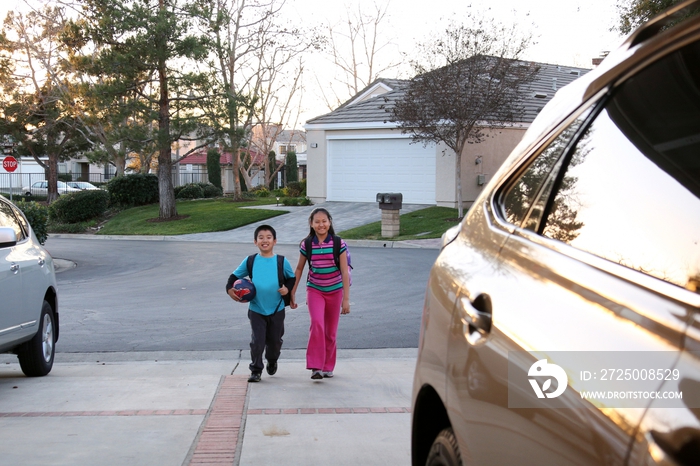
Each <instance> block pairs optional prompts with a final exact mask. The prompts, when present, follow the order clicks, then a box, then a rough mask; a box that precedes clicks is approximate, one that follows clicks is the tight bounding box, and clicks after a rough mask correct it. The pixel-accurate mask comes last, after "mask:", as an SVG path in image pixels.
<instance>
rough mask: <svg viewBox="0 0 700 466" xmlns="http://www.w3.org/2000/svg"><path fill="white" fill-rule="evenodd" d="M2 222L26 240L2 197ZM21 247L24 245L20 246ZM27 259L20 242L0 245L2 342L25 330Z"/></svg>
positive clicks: (0, 329) (8, 340)
mask: <svg viewBox="0 0 700 466" xmlns="http://www.w3.org/2000/svg"><path fill="white" fill-rule="evenodd" d="M0 226H2V227H9V228H12V229H13V230H14V232H15V235H16V238H17V243H18V244H19V243H21V242H22V241H24V240H26V236H25V232H24V229H23V228H22V226H21V224H20V222H19V220H18V219H17V217H16V215H15V213H14V211H13V209H12V207H11V206H10V204H9V203H8V202H5V201H1V200H0ZM20 248H21V246H20ZM23 265H25V260H24V257H23V254H22V252H21V251H18V247H17V244H13V245H0V296H2V304H1V305H0V306H1V307H0V346H1V345H3V344H7V343H8V342H11V341H14V340H15V339H16V338H18V336H19V335H21V333H22V329H21V325H22V324H23V323H24V322H26V316H25V315H24V293H23V288H22V266H23Z"/></svg>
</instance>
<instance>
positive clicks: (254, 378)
mask: <svg viewBox="0 0 700 466" xmlns="http://www.w3.org/2000/svg"><path fill="white" fill-rule="evenodd" d="M248 382H260V372H251V373H250V377H248Z"/></svg>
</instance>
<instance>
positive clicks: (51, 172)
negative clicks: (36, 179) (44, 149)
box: [46, 154, 58, 204]
mask: <svg viewBox="0 0 700 466" xmlns="http://www.w3.org/2000/svg"><path fill="white" fill-rule="evenodd" d="M46 181H48V187H47V190H46V202H48V203H49V204H51V203H52V202H53V201H55V200H56V199H58V157H57V156H56V155H52V154H49V169H48V176H47V179H46Z"/></svg>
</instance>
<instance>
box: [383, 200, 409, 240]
mask: <svg viewBox="0 0 700 466" xmlns="http://www.w3.org/2000/svg"><path fill="white" fill-rule="evenodd" d="M377 202H378V203H379V209H381V211H382V236H383V237H384V238H394V237H396V236H399V231H400V229H401V224H400V220H399V218H400V216H399V212H400V210H401V204H402V202H403V195H402V194H401V193H377Z"/></svg>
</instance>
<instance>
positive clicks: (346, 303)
mask: <svg viewBox="0 0 700 466" xmlns="http://www.w3.org/2000/svg"><path fill="white" fill-rule="evenodd" d="M340 313H341V314H350V300H349V299H346V298H343V304H342V306H341V308H340Z"/></svg>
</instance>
